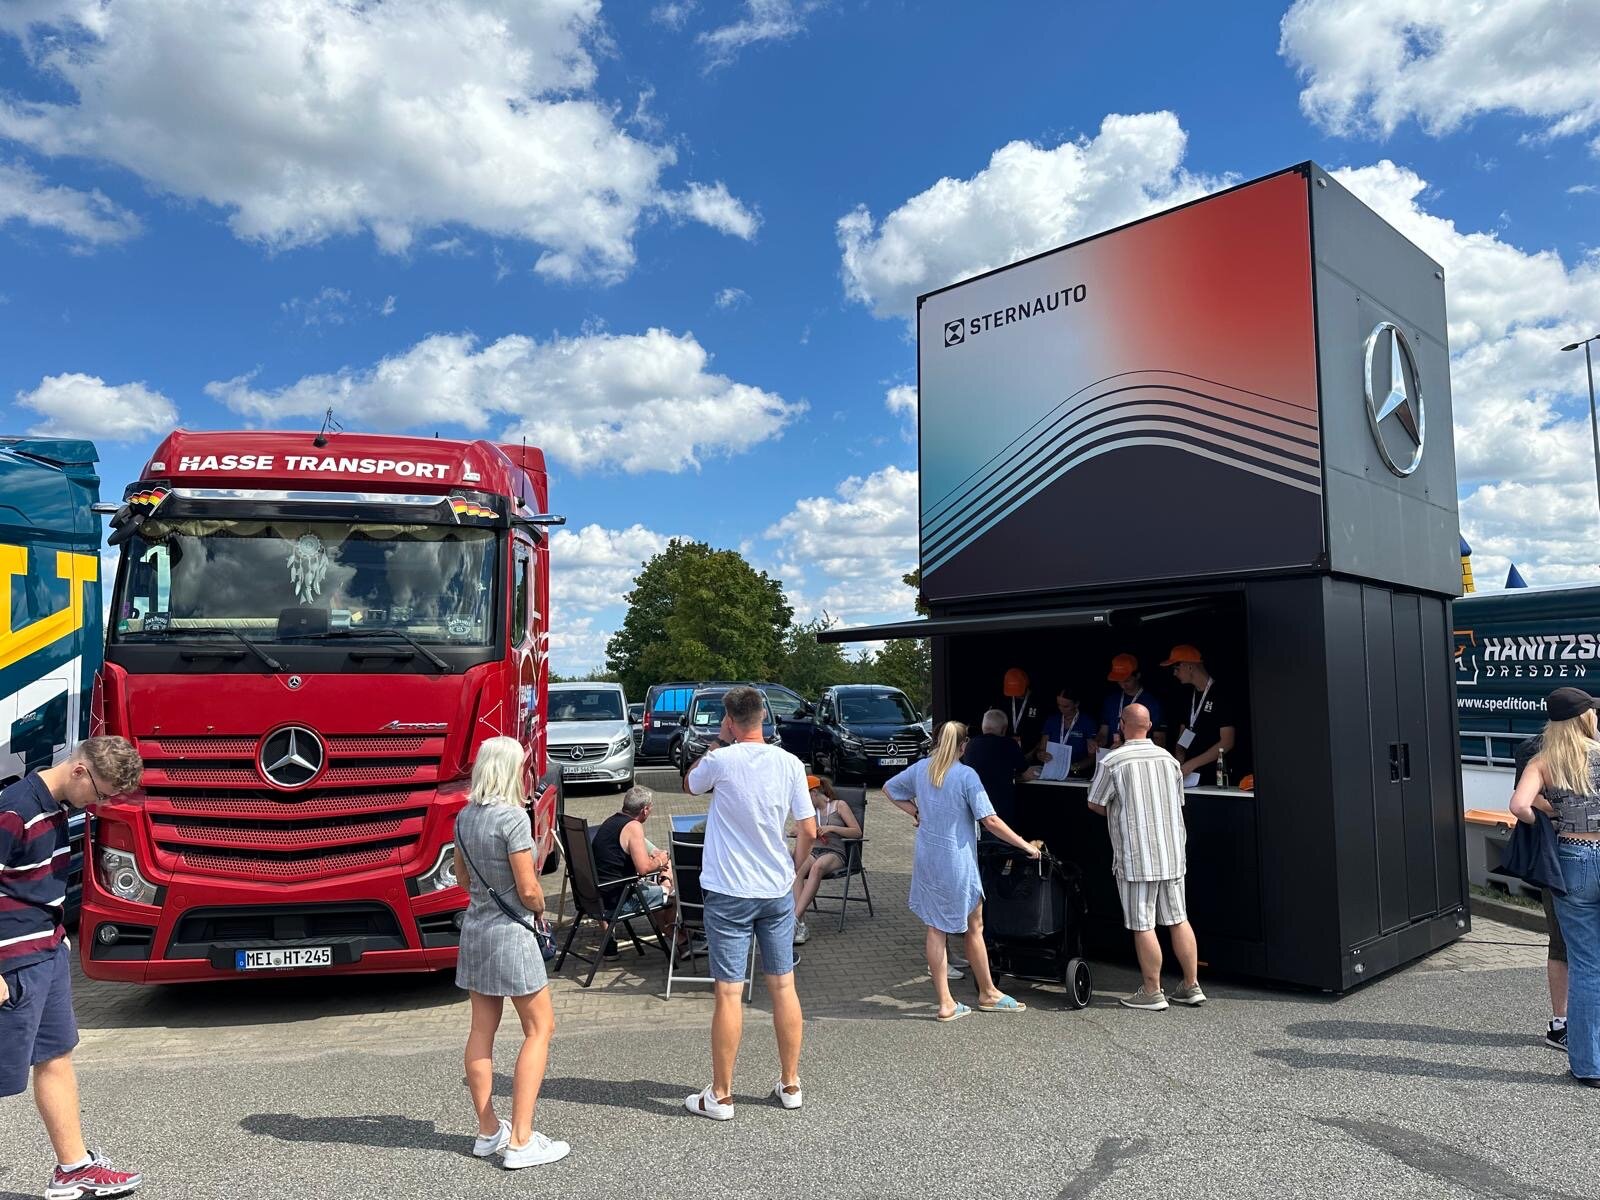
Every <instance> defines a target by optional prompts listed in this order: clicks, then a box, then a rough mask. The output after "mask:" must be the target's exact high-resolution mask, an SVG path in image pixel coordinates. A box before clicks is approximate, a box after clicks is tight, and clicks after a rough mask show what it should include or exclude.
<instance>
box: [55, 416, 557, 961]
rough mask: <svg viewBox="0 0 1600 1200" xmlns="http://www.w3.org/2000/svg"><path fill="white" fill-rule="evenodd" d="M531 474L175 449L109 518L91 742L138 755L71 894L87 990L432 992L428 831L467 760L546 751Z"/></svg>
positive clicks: (543, 555) (537, 826)
mask: <svg viewBox="0 0 1600 1200" xmlns="http://www.w3.org/2000/svg"><path fill="white" fill-rule="evenodd" d="M547 502H548V487H547V481H546V475H545V467H544V456H543V455H542V454H541V453H540V451H538V450H536V449H532V448H528V447H523V446H500V445H495V444H493V443H491V442H486V441H474V442H460V441H441V440H437V439H423V438H403V437H382V436H366V435H357V434H350V433H339V434H335V435H333V436H332V437H325V436H322V435H315V436H314V435H312V434H310V433H282V432H246V433H188V432H184V431H179V432H176V433H173V434H172V435H170V436H169V437H168V438H167V439H166V440H165V441H163V442H162V443H161V445H160V447H159V448H157V450H156V452H155V454H154V455H153V456H152V457H151V459H150V462H149V463H148V464H147V466H146V467H145V470H144V472H143V474H142V477H141V478H140V480H139V481H138V482H137V483H136V484H133V485H132V486H130V487H129V488H128V489H127V494H126V496H125V499H124V502H123V504H122V505H121V506H120V507H119V508H118V509H117V511H116V515H115V516H114V517H113V520H112V535H111V540H112V543H113V544H114V545H120V547H121V560H120V562H119V564H118V568H117V575H116V584H115V591H114V593H113V596H112V602H111V612H110V621H109V629H108V636H107V645H106V660H105V666H104V668H103V670H102V672H101V675H100V678H99V680H98V682H97V684H96V688H95V694H94V703H93V712H92V725H93V731H94V732H95V733H110V734H120V735H122V736H123V737H126V738H128V739H130V740H131V741H133V742H134V743H135V744H136V745H137V746H138V747H139V750H140V753H141V754H142V755H143V756H144V760H145V773H144V780H143V787H142V791H143V794H142V795H140V796H137V797H133V798H132V802H127V803H111V804H108V805H106V806H105V807H104V808H103V810H102V811H101V812H100V814H99V816H98V818H97V820H96V821H95V824H94V828H93V831H92V834H91V841H90V845H89V850H88V862H90V863H92V864H93V869H92V870H86V871H85V872H84V895H83V914H82V918H81V922H80V926H79V929H80V932H81V936H80V939H79V942H80V952H81V955H82V961H83V968H84V972H85V973H86V974H88V975H89V976H91V977H93V978H96V979H117V980H124V981H128V982H135V983H177V982H187V981H194V980H216V979H245V978H251V977H254V976H257V975H259V974H263V973H267V974H276V973H294V974H301V973H305V974H310V973H327V972H383V971H429V970H438V969H443V968H448V967H451V966H453V965H454V963H455V959H456V946H457V940H458V929H459V921H460V918H461V913H462V911H463V909H464V907H465V904H466V893H465V892H464V891H463V889H462V888H461V887H460V886H458V883H457V881H456V879H455V875H454V862H453V858H454V856H453V854H452V849H453V844H452V830H453V827H454V821H455V816H456V813H457V812H458V811H460V809H461V807H462V805H463V804H464V803H465V802H466V795H467V788H468V781H469V776H470V773H471V768H472V760H473V755H474V753H475V752H476V750H477V747H478V746H479V745H480V744H481V743H482V741H483V740H484V739H485V738H489V737H495V736H500V735H508V736H511V737H516V738H518V739H520V740H521V741H522V742H523V743H524V744H525V745H526V746H527V747H528V749H529V756H528V785H529V795H530V796H531V797H533V803H532V806H531V810H532V811H531V820H532V822H533V826H534V836H535V838H536V846H535V851H534V852H535V854H536V855H537V861H538V862H539V863H540V864H541V865H542V866H544V867H548V866H549V865H550V864H551V863H552V862H553V860H554V858H555V853H554V845H555V836H554V831H555V825H556V818H557V808H558V804H559V774H558V773H557V774H551V773H550V772H549V771H548V763H547V759H546V753H545V715H546V714H545V690H546V681H547V679H548V649H549V623H548V622H549V602H548V597H549V577H550V566H549V551H548V544H549V543H548V527H549V526H551V525H555V524H560V523H561V518H559V517H553V516H551V515H549V513H548V512H547Z"/></svg>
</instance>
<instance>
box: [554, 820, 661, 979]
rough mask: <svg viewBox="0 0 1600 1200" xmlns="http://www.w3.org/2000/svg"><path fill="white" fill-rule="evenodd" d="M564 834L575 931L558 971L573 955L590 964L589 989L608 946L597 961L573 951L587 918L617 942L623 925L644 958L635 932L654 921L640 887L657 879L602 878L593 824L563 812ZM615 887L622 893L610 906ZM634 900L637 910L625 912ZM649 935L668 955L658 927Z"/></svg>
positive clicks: (559, 960) (569, 935)
mask: <svg viewBox="0 0 1600 1200" xmlns="http://www.w3.org/2000/svg"><path fill="white" fill-rule="evenodd" d="M561 835H562V836H561V841H562V844H563V846H564V847H565V850H566V858H567V877H568V879H569V880H570V881H571V883H572V905H573V908H574V910H575V912H574V915H573V918H572V928H571V929H569V930H568V931H567V940H566V942H565V944H563V945H562V947H561V953H560V954H559V955H558V956H557V958H556V966H555V969H556V970H557V971H560V970H561V964H562V963H564V962H566V961H567V955H568V954H569V953H570V954H571V955H572V957H573V958H576V959H578V960H579V961H580V962H586V963H588V964H589V975H588V978H586V979H585V980H584V981H583V984H582V986H583V987H588V986H589V985H590V984H591V983H593V982H594V976H595V972H596V971H598V970H599V969H600V960H601V959H602V958H603V957H604V956H605V945H606V943H605V942H601V943H600V945H599V946H598V947H597V948H596V949H595V952H594V957H593V958H590V957H589V956H588V955H586V954H579V953H577V952H576V951H574V950H573V949H572V941H573V939H574V938H576V937H577V936H578V927H579V926H580V925H582V924H583V922H584V921H585V920H586V919H587V920H591V921H594V922H595V923H596V924H598V925H599V926H600V929H601V932H602V933H604V934H605V935H606V937H607V940H608V941H609V940H613V939H615V937H616V932H617V925H618V924H619V923H620V924H621V926H622V928H623V929H624V930H625V931H626V932H627V934H628V937H629V938H630V939H632V941H633V948H634V949H635V950H637V951H638V952H639V956H640V957H641V958H642V957H644V946H643V945H642V944H641V943H640V941H639V935H638V934H637V933H635V932H634V928H633V923H634V922H635V921H636V920H638V919H639V918H641V917H643V918H644V919H645V920H649V918H650V911H651V910H650V907H649V905H648V903H647V902H646V899H645V895H644V891H643V889H642V888H640V886H639V885H640V884H641V883H644V882H648V881H651V880H653V879H654V878H655V877H656V876H655V875H654V874H651V875H629V876H627V877H626V878H624V879H598V878H597V877H596V871H595V866H594V847H593V846H591V845H590V844H589V822H587V821H585V820H584V819H583V818H582V817H574V816H569V815H567V814H566V813H563V814H562V815H561ZM611 888H618V889H619V890H618V892H617V895H616V898H615V899H614V900H612V901H610V902H609V903H608V902H607V901H606V899H605V892H606V891H607V890H609V889H611ZM630 900H632V901H634V907H633V909H632V910H631V911H629V912H627V913H624V912H623V911H622V910H623V908H624V907H626V906H627V904H628V902H629V901H630ZM646 936H647V937H654V938H655V939H656V943H657V948H658V949H660V950H661V952H662V953H663V954H665V953H666V952H667V948H666V947H665V946H663V945H661V944H660V942H661V937H660V935H659V934H658V933H657V932H656V930H655V928H654V926H652V927H651V930H650V933H648V934H647V935H646Z"/></svg>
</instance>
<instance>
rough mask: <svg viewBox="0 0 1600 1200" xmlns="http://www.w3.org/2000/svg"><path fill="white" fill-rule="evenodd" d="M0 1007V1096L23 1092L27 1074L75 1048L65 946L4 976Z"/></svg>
mask: <svg viewBox="0 0 1600 1200" xmlns="http://www.w3.org/2000/svg"><path fill="white" fill-rule="evenodd" d="M5 981H6V988H7V991H8V993H9V994H8V995H7V996H6V1002H5V1003H4V1004H0V1096H16V1095H20V1094H21V1093H23V1092H25V1091H27V1090H28V1072H29V1071H30V1070H31V1069H32V1068H33V1067H35V1066H37V1065H38V1064H39V1063H42V1062H49V1061H50V1060H51V1059H52V1058H60V1057H61V1056H62V1055H63V1054H66V1053H68V1052H69V1051H70V1050H71V1049H72V1048H73V1047H74V1046H76V1045H77V1044H78V1019H77V1017H75V1016H73V1013H72V951H71V950H69V949H68V948H67V944H66V942H62V943H61V944H60V945H59V946H57V947H56V952H55V954H54V955H53V956H51V957H50V958H47V959H45V960H43V961H42V962H36V963H29V964H28V965H27V966H25V967H18V968H17V969H16V970H14V971H7V972H6V973H5Z"/></svg>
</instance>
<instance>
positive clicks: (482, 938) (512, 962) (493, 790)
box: [455, 737, 571, 1170]
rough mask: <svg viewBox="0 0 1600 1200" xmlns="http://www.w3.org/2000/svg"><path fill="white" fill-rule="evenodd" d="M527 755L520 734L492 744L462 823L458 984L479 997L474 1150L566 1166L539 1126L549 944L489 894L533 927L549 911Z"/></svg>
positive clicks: (472, 1060)
mask: <svg viewBox="0 0 1600 1200" xmlns="http://www.w3.org/2000/svg"><path fill="white" fill-rule="evenodd" d="M525 757H526V755H525V752H524V751H523V748H522V743H521V742H519V741H517V740H516V739H515V738H507V737H497V738H489V739H488V740H487V741H485V742H484V743H483V745H482V746H481V747H480V748H479V750H478V757H477V760H476V761H475V762H474V763H473V765H472V791H471V793H470V797H469V801H468V804H467V807H466V808H464V809H462V810H461V813H460V815H459V816H457V817H456V853H455V860H456V878H457V879H458V880H460V881H461V883H462V884H463V885H464V886H465V887H466V889H467V892H468V894H469V895H470V897H471V901H472V902H471V904H470V905H469V906H468V908H467V914H466V917H465V919H464V920H463V922H462V925H461V952H460V956H459V958H458V959H457V961H456V986H457V987H459V988H465V989H466V990H467V992H469V993H470V994H471V997H472V1030H471V1032H470V1033H468V1035H467V1056H466V1065H467V1090H468V1091H469V1092H470V1093H471V1095H472V1105H473V1107H474V1108H475V1109H476V1110H477V1113H478V1139H477V1141H476V1142H475V1143H473V1147H472V1153H473V1154H475V1155H477V1156H478V1157H479V1158H489V1157H491V1156H493V1155H495V1154H499V1155H501V1156H502V1157H501V1162H502V1163H503V1164H504V1165H505V1166H506V1168H507V1169H510V1170H515V1169H517V1168H519V1167H535V1166H543V1165H544V1164H546V1163H553V1162H556V1161H558V1160H560V1159H563V1158H565V1157H566V1156H567V1152H568V1151H569V1150H570V1149H571V1147H569V1146H568V1145H567V1143H566V1142H556V1141H552V1140H550V1139H549V1138H547V1137H545V1135H544V1134H542V1133H536V1132H535V1131H534V1128H533V1110H534V1106H535V1105H536V1104H538V1102H539V1085H540V1084H542V1083H543V1082H544V1068H545V1061H546V1059H547V1058H548V1057H549V1053H550V1035H551V1034H553V1033H554V1032H555V1028H556V1017H555V1010H554V1009H553V1008H552V1007H551V1005H550V980H549V977H548V976H547V975H546V974H545V969H544V956H543V955H542V954H541V953H540V951H539V939H538V938H537V937H535V936H534V934H533V932H532V930H530V929H528V928H525V927H524V926H523V925H522V924H520V923H519V922H518V921H517V920H515V919H513V918H512V917H511V916H508V915H507V914H506V912H505V911H503V910H502V909H501V907H500V905H499V904H497V903H495V898H494V896H491V895H490V894H489V889H490V888H493V889H494V890H495V892H496V893H497V894H498V895H499V896H500V898H501V899H502V900H503V901H505V903H506V904H507V905H508V906H509V907H510V909H511V911H512V912H513V913H515V914H517V916H518V917H520V918H521V919H522V920H524V921H526V922H527V923H528V924H529V925H532V924H534V923H535V922H536V921H537V920H538V918H539V917H540V916H542V915H543V913H544V892H543V890H542V889H541V888H540V887H539V871H538V868H537V867H536V866H535V865H534V862H533V829H532V827H531V826H530V825H529V822H528V810H527V807H526V806H527V793H526V791H525V790H524V787H523V777H524V773H523V763H524V759H525ZM463 851H465V853H463ZM469 860H470V861H469ZM474 867H476V868H477V869H476V870H474V869H473V868H474ZM507 997H510V999H511V1004H512V1006H513V1007H514V1008H515V1009H516V1010H517V1017H518V1019H519V1020H520V1021H521V1022H522V1049H521V1050H520V1051H519V1052H518V1053H517V1068H516V1073H515V1075H514V1076H513V1077H512V1081H511V1120H509V1121H506V1120H502V1119H501V1118H500V1117H499V1116H498V1115H497V1114H496V1112H495V1110H494V1035H495V1031H496V1030H497V1029H499V1027H500V1016H501V1013H502V1012H503V1011H504V1008H505V1001H506V998H507Z"/></svg>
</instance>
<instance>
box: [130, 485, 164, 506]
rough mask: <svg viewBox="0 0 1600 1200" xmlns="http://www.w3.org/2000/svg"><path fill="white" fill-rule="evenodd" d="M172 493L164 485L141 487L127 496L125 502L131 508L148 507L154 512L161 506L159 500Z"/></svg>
mask: <svg viewBox="0 0 1600 1200" xmlns="http://www.w3.org/2000/svg"><path fill="white" fill-rule="evenodd" d="M171 494H172V491H171V489H169V488H164V487H153V488H143V489H141V490H139V491H137V492H134V493H133V495H131V496H129V497H128V499H127V501H126V503H127V504H128V505H129V506H130V507H132V508H143V509H148V510H149V511H150V512H155V510H156V509H158V508H160V507H161V502H162V501H163V500H165V499H166V498H167V497H168V496H170V495H171Z"/></svg>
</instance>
